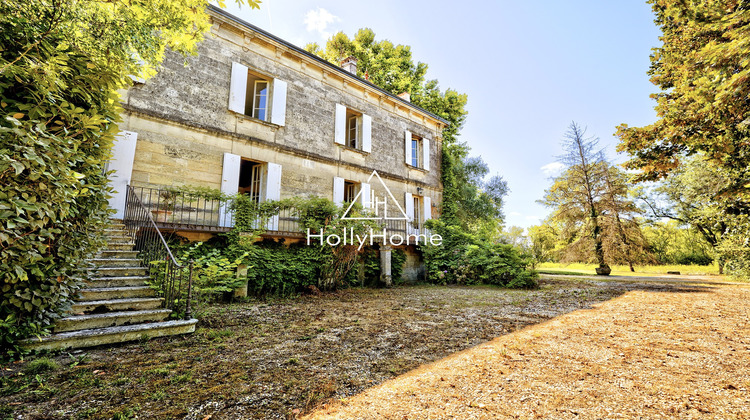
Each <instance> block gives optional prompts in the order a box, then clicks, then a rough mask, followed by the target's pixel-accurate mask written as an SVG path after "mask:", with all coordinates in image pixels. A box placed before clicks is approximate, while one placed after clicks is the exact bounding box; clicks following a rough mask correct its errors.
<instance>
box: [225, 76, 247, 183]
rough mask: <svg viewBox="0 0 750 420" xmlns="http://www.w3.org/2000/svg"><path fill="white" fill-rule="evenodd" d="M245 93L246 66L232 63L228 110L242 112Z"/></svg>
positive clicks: (243, 110) (243, 111)
mask: <svg viewBox="0 0 750 420" xmlns="http://www.w3.org/2000/svg"><path fill="white" fill-rule="evenodd" d="M245 95H247V66H243V65H242V64H240V63H232V80H231V81H230V83H229V110H230V111H234V112H237V113H239V114H244V113H245ZM236 192H237V191H235V193H236Z"/></svg>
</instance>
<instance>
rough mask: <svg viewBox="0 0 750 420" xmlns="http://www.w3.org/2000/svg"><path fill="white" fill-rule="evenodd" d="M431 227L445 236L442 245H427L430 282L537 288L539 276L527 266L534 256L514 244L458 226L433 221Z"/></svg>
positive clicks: (423, 249) (424, 248)
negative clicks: (493, 239) (470, 231)
mask: <svg viewBox="0 0 750 420" xmlns="http://www.w3.org/2000/svg"><path fill="white" fill-rule="evenodd" d="M429 228H430V229H431V230H432V231H433V232H434V233H438V234H440V235H441V236H442V237H443V243H442V245H440V246H432V245H423V246H421V249H422V251H423V253H424V257H425V265H426V268H427V281H428V282H430V283H437V284H462V285H471V284H494V285H498V286H503V287H509V288H534V287H537V286H538V283H537V277H538V275H537V274H536V272H534V271H533V270H529V269H527V268H528V267H529V266H530V265H531V257H529V256H528V255H524V254H522V253H521V252H520V251H519V250H518V249H516V248H514V247H513V246H511V245H507V244H501V243H493V242H488V241H487V238H484V237H483V236H482V235H473V234H471V233H469V232H467V231H466V230H465V229H463V228H461V227H458V226H450V225H445V224H444V223H442V222H441V221H439V220H433V221H430V226H429Z"/></svg>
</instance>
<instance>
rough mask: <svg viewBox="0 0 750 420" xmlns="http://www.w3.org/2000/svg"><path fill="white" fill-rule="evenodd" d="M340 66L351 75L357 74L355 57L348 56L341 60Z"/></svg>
mask: <svg viewBox="0 0 750 420" xmlns="http://www.w3.org/2000/svg"><path fill="white" fill-rule="evenodd" d="M341 68H342V69H344V70H346V71H348V72H349V73H351V74H353V75H355V76H356V75H357V59H356V58H354V57H352V56H349V57H347V58H345V59H344V61H342V62H341Z"/></svg>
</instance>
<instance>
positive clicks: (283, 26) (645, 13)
mask: <svg viewBox="0 0 750 420" xmlns="http://www.w3.org/2000/svg"><path fill="white" fill-rule="evenodd" d="M227 6H228V7H227V10H228V11H229V12H230V13H233V14H235V15H237V16H239V17H240V18H242V19H244V20H246V21H248V22H250V23H252V24H254V25H256V26H258V27H260V28H262V29H265V30H266V31H268V32H270V33H272V34H274V35H276V36H278V37H280V38H282V39H284V40H286V41H288V42H291V43H292V44H295V45H297V46H299V47H304V46H305V44H307V43H308V42H317V43H318V44H320V45H321V46H324V45H325V41H326V40H327V39H328V38H329V37H330V36H331V35H333V34H335V33H336V32H339V31H343V32H344V33H346V34H347V35H349V36H350V37H351V36H353V35H354V33H356V31H357V30H358V29H360V28H364V27H367V28H371V29H372V30H373V31H374V32H375V36H376V39H377V40H382V39H388V40H390V41H391V42H393V43H394V44H404V45H410V46H411V49H412V56H413V58H414V60H415V61H421V62H424V63H426V64H428V66H429V68H428V71H427V79H437V80H438V81H439V82H440V87H441V89H443V90H445V89H447V88H451V89H454V90H456V91H458V92H460V93H466V94H467V95H468V104H467V110H468V116H467V120H466V123H465V125H464V128H463V129H462V131H461V137H460V139H461V140H462V141H465V142H466V143H467V144H468V145H469V146H470V147H471V155H473V156H481V157H482V159H484V161H485V162H487V164H488V165H489V168H490V175H501V176H502V177H503V178H504V179H505V180H506V181H507V182H508V186H509V188H510V193H509V195H508V196H507V197H506V200H505V204H504V207H503V212H504V214H505V224H506V226H520V227H523V228H527V227H529V226H531V225H536V224H539V223H540V222H541V221H542V220H543V219H544V218H545V217H546V216H547V215H548V214H549V213H550V209H548V208H546V207H544V206H543V205H541V204H538V203H537V202H536V201H537V200H540V199H542V197H543V196H544V190H545V189H547V188H549V187H550V186H551V184H552V181H551V177H553V176H555V175H557V174H559V172H560V170H561V168H562V165H561V164H559V163H558V162H557V161H558V158H559V156H560V155H561V154H563V150H562V148H561V140H562V139H563V136H564V135H565V132H566V131H567V129H568V126H569V125H570V123H571V122H573V121H575V122H576V123H578V124H579V125H581V126H583V127H586V129H587V134H588V135H591V136H595V137H598V138H599V139H600V145H601V147H603V148H604V149H605V152H606V153H607V155H608V157H609V158H610V159H611V160H612V161H614V162H617V163H621V162H624V161H625V160H626V159H627V156H624V155H617V153H616V150H615V149H616V145H617V138H616V137H615V136H614V134H615V131H616V127H617V126H618V125H619V124H622V123H626V124H628V125H630V126H643V125H648V124H650V123H652V122H654V121H655V120H656V114H655V112H654V110H653V108H654V105H655V102H654V101H653V100H652V99H650V97H649V95H650V94H651V93H655V92H656V91H657V89H656V87H655V86H654V85H652V84H651V83H650V81H649V76H648V74H647V71H648V68H649V63H650V62H649V55H650V54H651V49H652V48H654V47H657V46H659V45H660V41H659V35H660V32H659V30H658V28H657V27H656V26H655V24H654V22H653V20H654V16H653V13H652V12H651V8H650V6H649V5H648V4H646V3H645V0H608V1H602V0H570V1H559V0H544V1H543V0H538V1H533V0H529V1H509V0H484V1H481V2H480V1H472V0H468V1H462V2H456V1H445V0H433V1H422V0H409V1H404V0H401V1H395V0H381V1H378V2H359V1H351V0H349V1H337V0H314V1H311V0H297V1H289V0H263V3H262V4H261V8H260V10H250V9H248V8H247V7H245V8H238V7H237V6H236V5H234V4H229V2H227Z"/></svg>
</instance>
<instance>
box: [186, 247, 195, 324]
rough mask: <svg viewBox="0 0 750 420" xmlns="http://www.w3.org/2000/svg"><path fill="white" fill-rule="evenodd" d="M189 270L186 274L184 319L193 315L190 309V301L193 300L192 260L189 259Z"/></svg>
mask: <svg viewBox="0 0 750 420" xmlns="http://www.w3.org/2000/svg"><path fill="white" fill-rule="evenodd" d="M189 266H190V270H189V274H188V290H187V302H185V319H190V318H192V317H193V314H192V311H191V310H190V301H191V300H193V260H190V264H189Z"/></svg>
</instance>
